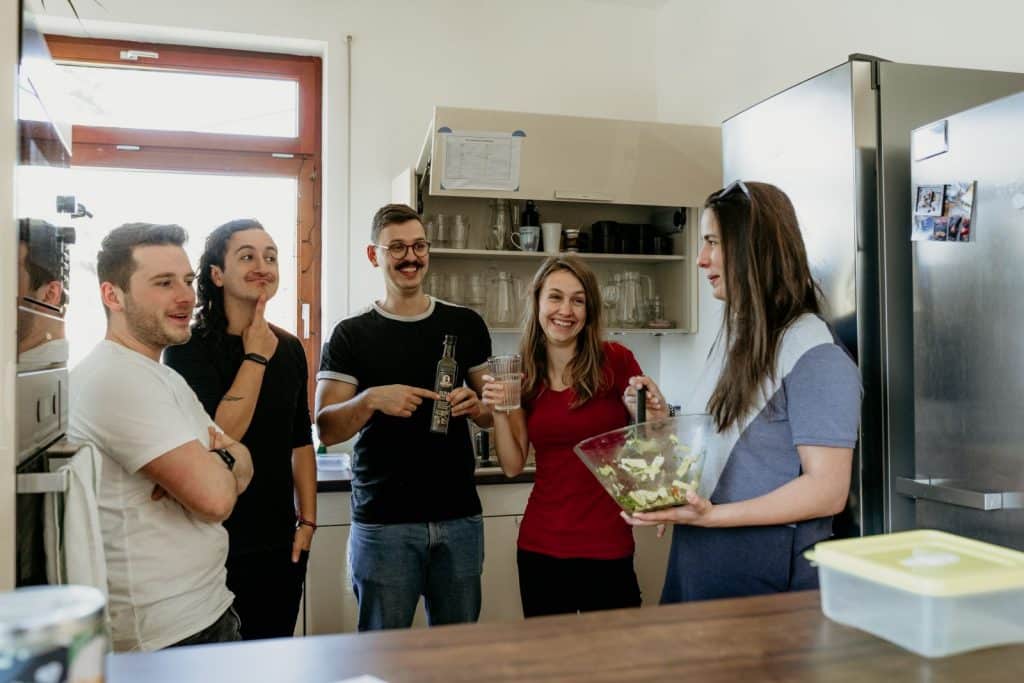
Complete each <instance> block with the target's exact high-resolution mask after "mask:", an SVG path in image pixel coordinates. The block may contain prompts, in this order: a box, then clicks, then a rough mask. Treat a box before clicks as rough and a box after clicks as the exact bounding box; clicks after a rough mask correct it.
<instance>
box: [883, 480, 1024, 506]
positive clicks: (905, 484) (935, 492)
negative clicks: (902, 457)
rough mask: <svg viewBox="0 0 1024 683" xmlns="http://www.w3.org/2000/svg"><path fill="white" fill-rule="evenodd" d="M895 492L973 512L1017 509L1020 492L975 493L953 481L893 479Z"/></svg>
mask: <svg viewBox="0 0 1024 683" xmlns="http://www.w3.org/2000/svg"><path fill="white" fill-rule="evenodd" d="M894 488H895V490H896V493H899V494H902V495H904V496H907V497H910V498H920V499H922V500H931V501H935V502H937V503H945V504H947V505H958V506H960V507H965V508H972V509H975V510H1020V509H1022V508H1024V491H978V490H976V489H972V488H968V487H966V486H963V485H962V484H961V482H958V481H956V480H955V479H911V478H909V477H897V478H896V481H895V486H894Z"/></svg>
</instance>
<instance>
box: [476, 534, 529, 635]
mask: <svg viewBox="0 0 1024 683" xmlns="http://www.w3.org/2000/svg"><path fill="white" fill-rule="evenodd" d="M522 519H523V518H522V516H520V515H514V516H512V515H510V516H505V517H484V575H483V577H482V578H481V584H482V588H483V604H482V605H481V607H480V621H481V622H491V621H513V620H516V619H522V618H523V606H522V602H521V601H520V599H519V567H518V565H517V564H516V541H517V539H518V538H519V523H520V522H521V521H522Z"/></svg>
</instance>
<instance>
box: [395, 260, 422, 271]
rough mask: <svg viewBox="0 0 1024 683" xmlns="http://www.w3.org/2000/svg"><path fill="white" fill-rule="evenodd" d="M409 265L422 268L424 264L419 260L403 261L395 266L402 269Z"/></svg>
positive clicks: (396, 268)
mask: <svg viewBox="0 0 1024 683" xmlns="http://www.w3.org/2000/svg"><path fill="white" fill-rule="evenodd" d="M409 266H413V267H414V268H422V267H423V264H422V263H420V262H419V261H402V262H401V263H399V264H398V265H397V266H395V270H401V269H402V268H407V267H409Z"/></svg>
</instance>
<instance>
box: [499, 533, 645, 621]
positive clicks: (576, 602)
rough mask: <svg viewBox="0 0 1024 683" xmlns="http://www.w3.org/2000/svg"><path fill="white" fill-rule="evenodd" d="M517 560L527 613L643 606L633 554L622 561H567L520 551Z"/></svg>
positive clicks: (570, 612)
mask: <svg viewBox="0 0 1024 683" xmlns="http://www.w3.org/2000/svg"><path fill="white" fill-rule="evenodd" d="M517 560H518V564H519V597H520V598H521V599H522V601H523V616H526V617H539V616H543V615H545V614H572V613H575V612H593V611H596V610H603V609H618V608H620V607H639V606H640V584H639V583H637V580H636V572H634V571H633V556H632V555H630V556H629V557H624V558H622V559H620V560H590V559H564V560H563V559H560V558H557V557H551V556H549V555H541V554H540V553H531V552H529V551H526V550H520V551H518V553H517Z"/></svg>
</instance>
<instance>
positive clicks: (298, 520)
mask: <svg viewBox="0 0 1024 683" xmlns="http://www.w3.org/2000/svg"><path fill="white" fill-rule="evenodd" d="M300 526H308V527H310V528H311V529H313V531H316V522H311V521H310V520H308V519H306V518H305V517H303V516H302V515H296V516H295V528H296V529H298V528H299V527H300Z"/></svg>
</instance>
